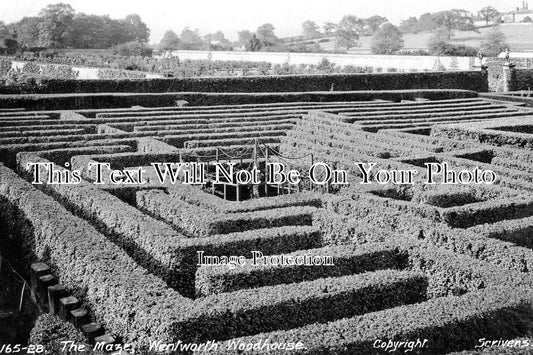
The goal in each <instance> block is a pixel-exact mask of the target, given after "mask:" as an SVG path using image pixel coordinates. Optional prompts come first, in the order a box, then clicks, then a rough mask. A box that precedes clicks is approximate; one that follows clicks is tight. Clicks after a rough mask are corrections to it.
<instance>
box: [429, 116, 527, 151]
mask: <svg viewBox="0 0 533 355" xmlns="http://www.w3.org/2000/svg"><path fill="white" fill-rule="evenodd" d="M503 122H506V124H507V125H509V124H520V123H522V124H527V123H528V121H527V120H524V119H522V120H520V119H518V120H507V121H502V124H503ZM494 126H495V124H494V122H490V123H485V124H484V125H480V124H470V125H465V124H462V125H451V126H436V127H435V128H434V129H433V130H432V133H431V134H432V135H434V136H437V137H446V138H452V139H459V140H473V141H476V142H479V143H483V144H489V145H495V146H505V147H511V148H521V149H531V148H532V147H533V137H532V136H531V134H525V133H516V132H503V131H499V132H497V131H494V130H491V129H489V128H490V127H494Z"/></svg>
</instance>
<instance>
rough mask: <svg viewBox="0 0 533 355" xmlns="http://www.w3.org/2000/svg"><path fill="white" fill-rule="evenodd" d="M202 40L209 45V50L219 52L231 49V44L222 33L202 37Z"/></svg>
mask: <svg viewBox="0 0 533 355" xmlns="http://www.w3.org/2000/svg"><path fill="white" fill-rule="evenodd" d="M204 39H205V41H206V42H207V44H208V45H209V49H210V50H213V51H221V50H226V49H229V48H231V42H230V41H228V40H227V39H226V36H224V33H223V32H222V31H217V32H215V33H208V34H207V35H205V36H204Z"/></svg>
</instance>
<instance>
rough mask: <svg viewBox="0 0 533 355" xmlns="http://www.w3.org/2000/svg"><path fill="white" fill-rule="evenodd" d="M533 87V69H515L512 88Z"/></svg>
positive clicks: (526, 88)
mask: <svg viewBox="0 0 533 355" xmlns="http://www.w3.org/2000/svg"><path fill="white" fill-rule="evenodd" d="M531 88H533V70H530V69H529V70H528V69H521V70H515V71H514V74H513V77H512V85H511V90H513V91H517V90H529V89H531Z"/></svg>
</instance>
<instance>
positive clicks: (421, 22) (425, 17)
mask: <svg viewBox="0 0 533 355" xmlns="http://www.w3.org/2000/svg"><path fill="white" fill-rule="evenodd" d="M436 17H437V15H433V14H430V13H429V12H426V13H425V14H422V15H420V18H419V19H418V31H420V32H422V31H433V30H436V29H437V28H439V24H438V23H437V19H436Z"/></svg>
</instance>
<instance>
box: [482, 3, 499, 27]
mask: <svg viewBox="0 0 533 355" xmlns="http://www.w3.org/2000/svg"><path fill="white" fill-rule="evenodd" d="M499 15H500V13H499V12H498V10H496V9H495V8H494V7H492V6H486V7H484V8H482V9H481V10H479V12H478V16H479V17H480V18H482V19H483V20H485V23H486V24H487V26H488V25H489V21H490V20H494V19H495V18H497V17H498V16H499Z"/></svg>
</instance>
